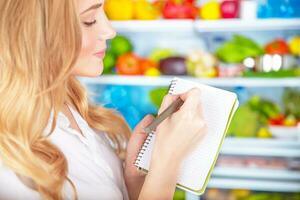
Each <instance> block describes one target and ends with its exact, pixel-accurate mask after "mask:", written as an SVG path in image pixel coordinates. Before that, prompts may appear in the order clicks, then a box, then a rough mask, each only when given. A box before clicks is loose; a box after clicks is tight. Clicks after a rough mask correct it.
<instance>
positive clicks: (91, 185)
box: [0, 106, 129, 200]
mask: <svg viewBox="0 0 300 200" xmlns="http://www.w3.org/2000/svg"><path fill="white" fill-rule="evenodd" d="M69 108H70V110H71V112H72V114H73V117H74V118H75V120H76V122H77V124H78V126H79V128H80V130H81V131H82V133H83V135H84V136H82V135H81V134H80V133H79V132H78V131H77V130H75V129H73V128H71V127H70V121H69V119H68V118H67V117H66V116H65V115H64V114H63V113H62V112H60V113H59V114H58V118H57V126H56V127H55V130H54V132H53V133H52V134H51V136H50V137H49V138H50V140H51V142H52V143H54V144H55V145H57V146H58V147H59V148H60V150H61V151H62V152H63V153H64V155H65V157H66V159H67V162H68V168H69V172H68V177H69V178H70V179H71V181H72V182H73V183H74V185H75V187H76V190H77V195H78V199H79V200H94V199H104V200H112V199H113V200H121V199H125V200H128V199H129V198H128V193H127V189H126V186H125V182H124V178H123V170H122V162H121V160H120V159H119V158H118V157H117V155H116V154H115V153H114V151H113V148H112V146H111V144H112V143H111V141H110V140H109V138H108V136H107V135H106V134H105V133H103V132H99V131H96V130H95V129H92V128H90V127H89V125H88V124H87V122H86V121H85V120H84V119H83V118H82V117H81V115H80V114H79V113H78V112H77V111H75V110H73V109H72V107H71V106H69ZM52 121H53V112H51V117H50V119H49V123H48V126H47V127H46V129H45V132H44V133H45V134H47V133H49V131H50V129H51V125H52ZM63 191H64V194H65V195H66V199H73V190H72V188H71V185H70V183H69V182H68V181H66V182H65V185H64V188H63ZM0 199H1V200H2V199H3V200H21V199H22V200H23V199H26V200H41V199H42V198H41V196H40V194H39V193H38V192H36V191H34V190H32V189H30V188H28V187H27V186H25V185H24V184H23V183H22V182H21V181H20V180H19V179H18V177H17V176H16V175H15V173H14V172H13V171H11V170H10V169H8V168H7V167H5V166H3V164H1V160H0Z"/></svg>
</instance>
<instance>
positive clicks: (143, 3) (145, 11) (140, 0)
mask: <svg viewBox="0 0 300 200" xmlns="http://www.w3.org/2000/svg"><path fill="white" fill-rule="evenodd" d="M134 14H135V19H139V20H154V19H158V18H159V16H160V12H159V10H158V9H157V8H156V7H154V5H152V4H151V3H150V2H148V1H147V0H135V9H134Z"/></svg>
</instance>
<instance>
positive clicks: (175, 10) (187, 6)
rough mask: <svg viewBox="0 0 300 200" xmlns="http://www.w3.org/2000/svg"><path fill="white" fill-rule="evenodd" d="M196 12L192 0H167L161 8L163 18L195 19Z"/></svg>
mask: <svg viewBox="0 0 300 200" xmlns="http://www.w3.org/2000/svg"><path fill="white" fill-rule="evenodd" d="M197 13H198V8H197V7H196V5H195V1H194V0H167V1H166V2H165V5H164V7H163V10H162V14H163V17H164V18H165V19H196V17H197Z"/></svg>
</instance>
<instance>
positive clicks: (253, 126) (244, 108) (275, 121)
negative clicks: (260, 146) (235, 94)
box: [228, 89, 300, 138]
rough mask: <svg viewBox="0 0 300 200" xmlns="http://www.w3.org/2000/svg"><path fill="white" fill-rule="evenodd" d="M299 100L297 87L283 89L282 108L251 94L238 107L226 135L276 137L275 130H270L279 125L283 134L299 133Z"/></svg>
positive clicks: (299, 93)
mask: <svg viewBox="0 0 300 200" xmlns="http://www.w3.org/2000/svg"><path fill="white" fill-rule="evenodd" d="M299 101H300V91H299V90H298V89H286V90H285V91H284V93H283V96H282V102H283V106H282V108H281V107H280V106H279V105H277V104H276V103H274V102H272V101H271V100H268V99H263V98H261V97H259V96H252V97H251V98H250V99H249V100H248V101H247V102H246V103H245V104H244V105H241V106H240V107H239V108H238V110H237V112H236V114H235V116H234V117H233V119H232V122H231V125H230V127H229V130H228V136H236V137H259V138H271V137H277V135H276V133H275V132H274V133H272V131H277V130H276V127H280V129H281V131H282V132H283V134H286V135H288V134H289V132H293V134H295V135H297V134H298V133H299V135H300V130H299V128H297V126H300V112H299V111H300V110H299V109H300V106H299ZM271 130H272V131H271ZM284 132H285V133H284ZM295 137H297V136H295ZM286 138H292V137H286Z"/></svg>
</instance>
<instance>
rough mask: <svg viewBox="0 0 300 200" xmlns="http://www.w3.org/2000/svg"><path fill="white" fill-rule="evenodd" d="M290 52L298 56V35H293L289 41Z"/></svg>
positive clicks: (299, 45)
mask: <svg viewBox="0 0 300 200" xmlns="http://www.w3.org/2000/svg"><path fill="white" fill-rule="evenodd" d="M289 47H290V52H291V53H292V54H293V55H295V56H300V36H295V37H293V38H292V39H291V41H290V43H289Z"/></svg>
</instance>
